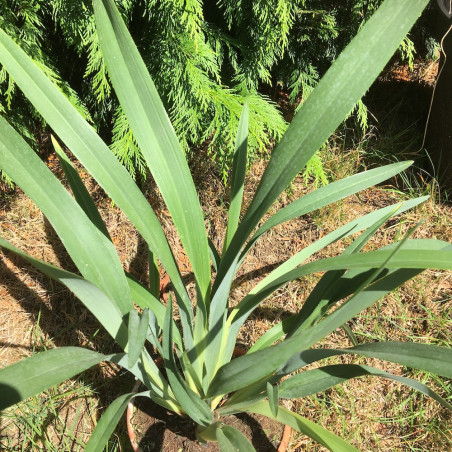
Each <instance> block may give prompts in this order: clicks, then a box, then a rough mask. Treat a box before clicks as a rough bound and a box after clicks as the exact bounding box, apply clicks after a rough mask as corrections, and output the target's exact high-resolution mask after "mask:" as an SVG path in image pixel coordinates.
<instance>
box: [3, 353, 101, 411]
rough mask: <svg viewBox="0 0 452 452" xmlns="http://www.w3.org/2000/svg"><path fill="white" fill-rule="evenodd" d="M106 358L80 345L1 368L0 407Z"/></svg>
mask: <svg viewBox="0 0 452 452" xmlns="http://www.w3.org/2000/svg"><path fill="white" fill-rule="evenodd" d="M105 359H107V357H106V356H105V355H102V354H100V353H96V352H93V351H91V350H86V349H84V348H79V347H63V348H56V349H53V350H47V351H45V352H41V353H38V354H36V355H33V356H30V357H29V358H25V359H23V360H22V361H19V362H17V363H15V364H12V365H10V366H8V367H4V368H3V369H0V410H3V409H4V408H7V407H9V406H11V405H14V404H16V403H19V402H20V401H22V400H25V399H27V398H28V397H31V396H33V395H35V394H39V393H40V392H42V391H45V390H46V389H49V388H51V387H52V386H54V385H57V384H59V383H61V382H62V381H64V380H67V379H68V378H71V377H73V376H74V375H77V374H79V373H80V372H83V371H84V370H86V369H89V368H90V367H92V366H94V365H95V364H98V363H100V362H101V361H103V360H105Z"/></svg>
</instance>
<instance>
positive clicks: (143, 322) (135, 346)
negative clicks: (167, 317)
mask: <svg viewBox="0 0 452 452" xmlns="http://www.w3.org/2000/svg"><path fill="white" fill-rule="evenodd" d="M148 325H149V309H148V308H146V309H144V311H143V313H142V314H141V315H140V314H139V313H138V312H137V311H136V310H135V309H132V310H131V311H130V313H129V328H128V331H129V348H128V355H129V358H128V359H129V367H132V366H133V365H134V364H135V363H136V362H137V360H138V358H139V356H140V355H141V352H142V351H143V348H144V343H145V341H146V334H147V330H148Z"/></svg>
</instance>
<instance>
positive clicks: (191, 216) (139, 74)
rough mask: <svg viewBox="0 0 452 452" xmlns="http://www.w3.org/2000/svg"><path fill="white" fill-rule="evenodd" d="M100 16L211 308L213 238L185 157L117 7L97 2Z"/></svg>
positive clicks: (122, 90)
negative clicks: (210, 239)
mask: <svg viewBox="0 0 452 452" xmlns="http://www.w3.org/2000/svg"><path fill="white" fill-rule="evenodd" d="M94 14H95V18H96V29H97V33H98V36H99V41H100V45H101V49H102V55H103V57H104V59H105V63H106V66H107V69H108V74H109V76H110V77H111V80H112V83H113V86H114V88H115V92H116V94H117V96H118V98H119V101H120V103H121V107H122V108H123V110H124V112H125V113H126V116H127V119H128V121H129V123H130V126H131V128H132V130H133V133H134V136H135V137H136V139H137V142H138V144H139V146H140V149H141V152H142V154H143V156H144V158H145V160H146V163H147V165H148V167H149V169H150V171H151V173H152V175H153V177H154V179H155V180H156V182H157V185H158V187H159V189H160V192H161V193H162V196H163V199H164V200H165V203H166V205H167V206H168V209H169V211H170V213H171V215H172V217H173V220H174V224H175V226H176V228H177V230H178V232H179V234H180V238H181V240H182V243H183V245H184V247H185V250H186V252H187V256H188V258H189V259H190V262H191V265H192V268H193V272H194V275H195V279H196V282H197V284H198V287H199V290H200V294H201V296H202V300H204V301H205V302H206V303H207V301H208V297H209V293H210V261H209V252H208V244H207V235H206V230H205V226H204V218H203V214H202V210H201V207H200V204H199V200H198V197H197V194H196V189H195V186H194V183H193V179H192V177H191V175H190V171H189V169H188V165H187V162H186V160H185V156H184V153H183V151H182V148H181V146H180V143H179V141H178V139H177V137H176V134H175V133H174V130H173V127H172V125H171V123H170V121H169V118H168V116H167V114H166V111H165V109H164V107H163V104H162V102H161V100H160V97H159V95H158V93H157V90H156V89H155V86H154V83H153V82H152V80H151V77H150V75H149V72H148V70H147V68H146V66H145V64H144V62H143V60H142V59H141V56H140V54H139V53H138V50H137V48H136V46H135V44H134V42H133V40H132V37H131V36H130V34H129V32H128V30H127V27H126V26H125V24H124V22H123V20H122V18H121V15H120V14H119V11H118V10H117V8H116V6H115V4H114V2H113V1H111V0H94ZM176 187H177V189H175V188H176ZM199 302H200V300H198V303H199Z"/></svg>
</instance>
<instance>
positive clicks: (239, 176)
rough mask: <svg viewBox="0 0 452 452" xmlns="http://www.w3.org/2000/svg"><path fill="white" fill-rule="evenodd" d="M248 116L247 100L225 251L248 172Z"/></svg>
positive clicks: (237, 142) (237, 145) (237, 147)
mask: <svg viewBox="0 0 452 452" xmlns="http://www.w3.org/2000/svg"><path fill="white" fill-rule="evenodd" d="M248 117H249V103H248V101H246V102H245V105H244V106H243V111H242V114H241V116H240V121H239V127H238V130H237V137H236V140H235V150H234V159H233V161H232V180H231V204H230V206H229V211H228V226H227V229H226V237H225V239H224V245H223V253H224V251H225V250H226V249H227V248H228V246H229V244H230V243H231V240H232V237H233V236H234V234H235V231H236V230H237V226H238V224H239V219H240V210H241V208H242V199H243V188H244V183H245V173H246V154H247V146H248Z"/></svg>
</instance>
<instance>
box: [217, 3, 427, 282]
mask: <svg viewBox="0 0 452 452" xmlns="http://www.w3.org/2000/svg"><path fill="white" fill-rule="evenodd" d="M427 4H428V0H386V1H385V2H383V4H382V5H381V6H380V8H379V9H378V10H377V12H376V13H375V14H374V15H373V16H372V17H371V18H370V19H369V20H368V21H367V22H366V23H365V25H364V26H363V27H362V28H361V29H360V31H359V33H358V35H357V36H356V37H355V38H354V39H353V40H352V41H351V43H350V44H349V45H348V46H347V47H346V49H345V50H344V51H343V52H342V53H341V54H340V56H339V57H338V58H337V60H336V61H335V62H334V63H333V65H332V66H331V68H330V69H329V70H328V71H327V73H326V74H325V75H324V76H323V77H322V79H321V81H320V83H319V84H318V85H317V87H316V88H315V89H314V91H313V92H312V93H311V94H310V96H309V97H308V99H307V100H306V102H305V103H304V105H303V107H302V108H301V110H300V111H299V112H298V113H297V114H296V115H295V117H294V119H293V121H292V123H291V124H290V126H289V128H288V129H287V131H286V133H285V134H284V137H283V138H282V140H281V141H280V143H279V144H278V145H277V147H276V148H275V150H274V151H273V152H272V157H271V159H270V161H269V163H268V166H267V168H266V170H265V173H264V175H263V177H262V179H261V181H260V184H259V187H258V189H257V191H256V194H255V196H254V198H253V200H252V202H251V205H250V207H249V208H248V210H247V212H246V213H245V216H244V218H243V220H242V222H241V223H240V226H239V228H238V229H237V232H236V234H235V235H234V238H233V240H232V241H231V244H230V246H229V248H228V251H227V252H226V254H225V256H224V257H223V260H222V265H221V266H220V268H219V270H218V275H217V282H216V285H215V286H214V290H216V288H217V287H218V284H220V283H221V281H222V279H223V278H224V277H225V275H226V274H227V272H228V270H229V268H230V267H231V266H235V264H236V256H237V254H238V253H239V252H240V250H241V248H242V246H243V244H244V243H245V242H246V240H247V239H248V237H249V235H250V234H251V232H252V231H253V229H254V228H255V227H256V225H257V224H258V222H259V221H260V220H261V218H262V217H263V216H264V215H265V214H266V212H267V211H268V209H269V208H270V207H271V205H272V204H273V202H274V201H275V200H276V199H277V198H278V196H279V195H280V194H281V192H282V191H283V190H284V189H285V188H286V187H287V186H288V185H289V183H290V182H291V181H292V179H293V178H294V177H295V176H296V175H297V174H298V172H299V171H301V170H302V169H303V167H304V166H305V165H306V163H307V162H308V160H309V159H310V158H311V157H312V155H313V154H314V153H315V152H316V151H317V150H318V149H319V148H320V147H321V146H322V144H323V143H324V142H325V141H326V140H327V139H328V137H329V136H330V135H331V133H333V132H334V130H336V128H337V127H338V126H339V124H340V123H341V122H342V121H343V120H344V118H345V117H346V116H347V115H348V113H349V112H350V111H351V110H352V109H353V107H354V106H355V105H356V103H357V102H358V101H359V100H360V99H361V97H362V96H363V95H364V94H365V92H366V91H367V89H368V88H369V86H370V85H371V84H372V82H373V81H374V80H375V78H376V77H377V76H378V74H379V73H380V72H381V70H382V69H383V68H384V66H385V64H386V63H387V61H388V60H389V59H390V58H391V56H392V55H393V53H394V51H395V50H396V49H397V47H398V46H399V44H400V42H401V41H402V39H403V38H404V37H405V35H406V34H407V32H408V31H409V30H410V28H411V26H412V25H413V24H414V23H415V21H416V19H417V18H418V17H419V15H420V14H421V12H422V11H423V9H424V8H425V6H426V5H427Z"/></svg>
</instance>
